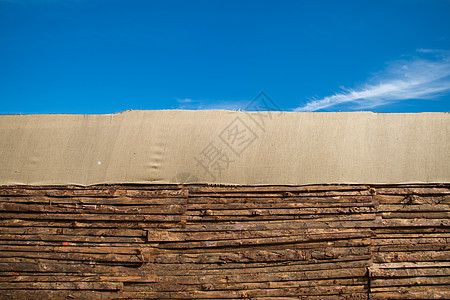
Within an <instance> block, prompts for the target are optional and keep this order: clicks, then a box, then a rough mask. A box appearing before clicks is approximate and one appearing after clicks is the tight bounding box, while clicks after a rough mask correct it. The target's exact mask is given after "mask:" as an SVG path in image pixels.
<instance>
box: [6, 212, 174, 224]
mask: <svg viewBox="0 0 450 300" xmlns="http://www.w3.org/2000/svg"><path fill="white" fill-rule="evenodd" d="M0 218H4V219H28V220H66V221H67V220H72V221H88V220H89V221H91V220H92V221H116V222H130V221H141V222H142V221H147V222H150V221H152V222H158V221H159V222H174V221H178V222H179V221H181V220H182V219H181V216H180V215H133V214H84V213H81V214H60V213H20V214H19V213H0Z"/></svg>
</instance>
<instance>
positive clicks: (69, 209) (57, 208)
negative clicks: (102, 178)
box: [0, 203, 185, 215]
mask: <svg viewBox="0 0 450 300" xmlns="http://www.w3.org/2000/svg"><path fill="white" fill-rule="evenodd" d="M184 210H185V207H184V206H181V205H165V206H161V205H160V206H153V207H145V206H130V205H126V206H125V205H121V206H112V205H87V204H80V205H78V204H51V205H47V204H22V203H0V211H1V212H21V213H27V212H43V213H46V214H48V213H68V214H70V213H71V214H80V213H82V214H92V213H95V214H113V213H114V214H144V215H179V214H182V213H183V212H184Z"/></svg>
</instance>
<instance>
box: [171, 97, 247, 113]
mask: <svg viewBox="0 0 450 300" xmlns="http://www.w3.org/2000/svg"><path fill="white" fill-rule="evenodd" d="M176 100H177V102H178V103H180V105H179V106H178V107H177V108H178V109H189V110H217V109H225V110H244V109H245V107H247V105H248V103H249V101H248V100H236V101H230V100H217V101H212V100H211V101H205V100H193V99H190V98H184V99H180V98H176Z"/></svg>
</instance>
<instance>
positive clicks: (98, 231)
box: [0, 227, 146, 239]
mask: <svg viewBox="0 0 450 300" xmlns="http://www.w3.org/2000/svg"><path fill="white" fill-rule="evenodd" d="M10 234H13V235H17V234H20V235H41V234H43V235H74V236H105V237H111V236H122V237H143V236H144V237H145V236H146V231H145V230H142V229H115V228H107V229H104V228H57V227H0V235H10ZM0 239H1V238H0Z"/></svg>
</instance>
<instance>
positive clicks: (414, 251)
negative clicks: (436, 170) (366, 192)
mask: <svg viewBox="0 0 450 300" xmlns="http://www.w3.org/2000/svg"><path fill="white" fill-rule="evenodd" d="M376 193H377V195H376V196H375V198H376V201H377V202H379V205H377V208H378V215H379V216H381V218H382V225H381V226H380V227H373V230H374V233H375V236H374V238H373V239H372V245H373V246H372V251H373V265H372V266H371V267H370V291H371V295H372V296H373V297H374V298H385V299H386V298H387V299H396V298H403V299H412V298H414V299H430V298H440V299H449V298H450V243H449V242H450V227H449V226H450V219H449V216H450V215H449V211H450V206H449V204H450V190H449V189H448V186H447V187H413V188H411V187H410V188H407V187H404V188H399V187H396V188H392V187H390V188H388V187H380V188H377V189H376Z"/></svg>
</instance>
